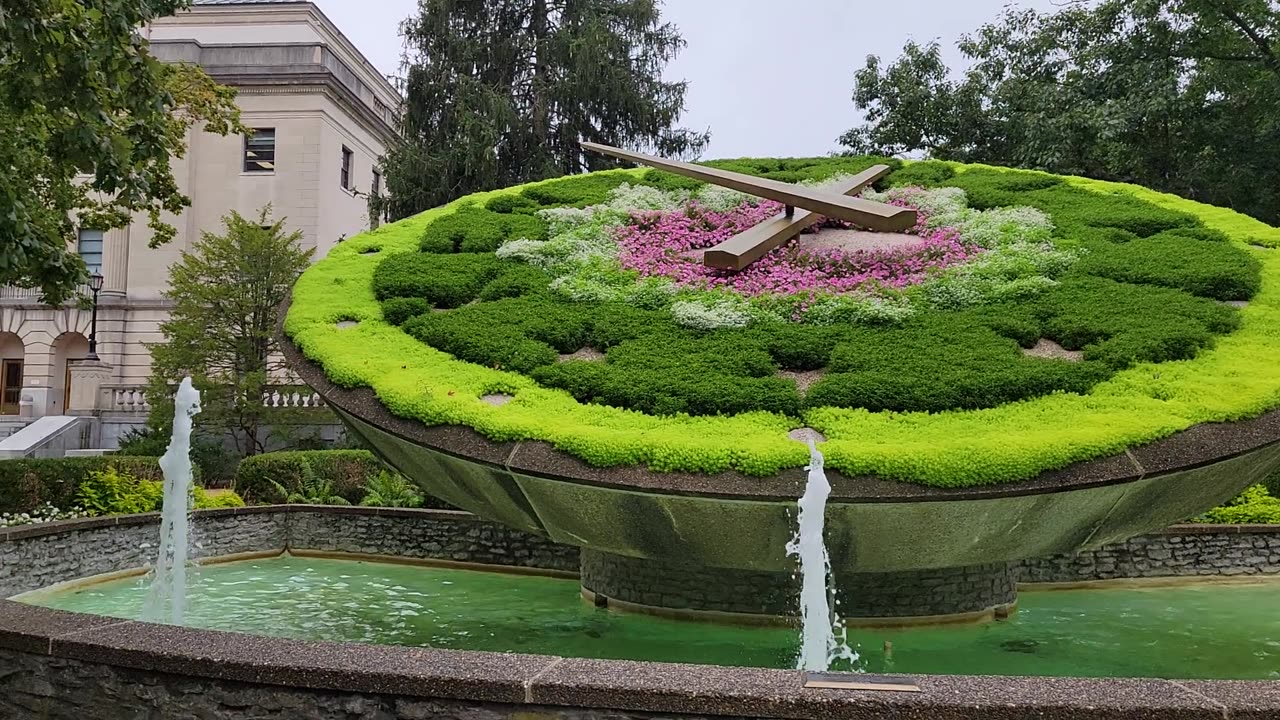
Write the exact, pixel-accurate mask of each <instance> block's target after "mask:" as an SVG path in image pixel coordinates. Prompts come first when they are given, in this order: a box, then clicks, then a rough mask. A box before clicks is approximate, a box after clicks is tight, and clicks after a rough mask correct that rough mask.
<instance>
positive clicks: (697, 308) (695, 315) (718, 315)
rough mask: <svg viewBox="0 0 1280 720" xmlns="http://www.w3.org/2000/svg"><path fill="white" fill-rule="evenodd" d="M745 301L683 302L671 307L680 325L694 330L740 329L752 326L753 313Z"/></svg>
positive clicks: (719, 299) (722, 299)
mask: <svg viewBox="0 0 1280 720" xmlns="http://www.w3.org/2000/svg"><path fill="white" fill-rule="evenodd" d="M745 305H746V303H745V301H743V302H741V303H738V302H734V301H732V300H729V299H728V298H717V299H714V300H710V301H702V300H682V301H680V302H677V303H674V304H672V305H671V315H672V317H673V318H675V321H676V323H677V324H679V325H683V326H684V327H687V328H693V329H694V330H720V329H723V328H740V327H746V326H747V325H750V324H751V313H750V311H749V309H748V308H747V307H745Z"/></svg>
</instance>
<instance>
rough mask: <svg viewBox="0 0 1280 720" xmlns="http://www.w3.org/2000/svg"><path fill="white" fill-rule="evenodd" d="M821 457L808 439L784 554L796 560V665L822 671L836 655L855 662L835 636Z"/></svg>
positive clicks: (827, 492)
mask: <svg viewBox="0 0 1280 720" xmlns="http://www.w3.org/2000/svg"><path fill="white" fill-rule="evenodd" d="M822 462H823V457H822V453H820V452H818V447H817V446H816V445H814V443H813V439H812V438H810V439H809V468H808V469H809V480H808V482H807V483H806V484H805V491H804V496H803V497H801V498H800V517H799V523H798V525H799V527H798V528H797V530H796V536H795V539H794V540H792V541H791V542H790V543H788V544H787V554H788V555H795V556H797V557H799V559H800V575H801V579H802V580H801V588H800V614H801V618H802V621H803V631H802V638H803V639H802V642H801V646H800V657H799V668H800V669H801V670H813V671H822V670H826V669H827V668H828V667H830V665H831V661H832V660H833V659H835V658H836V657H843V658H847V659H849V660H850V661H856V660H857V655H856V654H855V653H853V651H852V650H850V648H849V646H848V645H847V643H845V642H844V639H843V638H841V637H838V636H837V634H836V628H838V627H839V626H840V625H839V619H838V618H837V617H836V615H835V612H834V611H833V608H832V604H833V603H832V600H833V596H834V590H832V589H831V585H830V582H829V581H830V579H831V559H830V556H828V555H827V546H826V543H825V542H824V541H823V537H822V532H823V528H824V526H825V525H826V512H827V498H828V497H829V496H830V495H831V483H830V482H828V481H827V474H826V473H825V472H823V469H822Z"/></svg>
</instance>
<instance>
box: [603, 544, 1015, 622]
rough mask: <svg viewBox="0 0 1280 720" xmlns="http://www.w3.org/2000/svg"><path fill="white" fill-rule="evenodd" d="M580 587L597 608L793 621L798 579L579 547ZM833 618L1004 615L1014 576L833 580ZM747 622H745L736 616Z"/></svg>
mask: <svg viewBox="0 0 1280 720" xmlns="http://www.w3.org/2000/svg"><path fill="white" fill-rule="evenodd" d="M581 557H582V561H581V562H582V566H581V578H582V588H583V590H584V591H585V594H587V595H588V596H589V597H591V598H592V599H594V600H595V601H596V602H597V604H601V605H612V606H615V607H618V608H620V609H623V610H635V611H648V612H654V613H658V614H675V615H689V616H695V615H698V614H705V615H707V616H713V615H715V614H725V613H729V614H733V615H748V616H753V617H755V618H757V619H759V620H761V621H766V620H768V619H769V618H774V619H777V620H783V619H788V618H796V617H798V616H799V613H800V607H799V593H800V581H799V578H798V577H796V575H794V574H791V573H774V572H755V571H747V570H731V569H725V568H709V567H700V566H696V565H690V564H683V563H676V562H662V561H656V560H642V559H639V558H630V557H623V556H621V555H611V554H608V553H602V552H599V551H595V550H591V549H589V548H582V555H581ZM836 587H837V591H838V595H837V597H838V602H839V606H838V608H837V610H838V612H839V614H840V617H842V618H844V619H845V620H846V621H847V622H848V623H849V624H852V625H877V624H899V623H906V624H910V623H945V622H962V621H981V620H989V619H993V618H997V617H1003V616H1005V615H1007V614H1008V613H1009V612H1010V611H1011V610H1012V609H1013V606H1014V604H1015V603H1016V602H1017V597H1018V591H1017V578H1016V577H1015V574H1014V571H1013V569H1012V568H1011V567H1010V566H1009V565H1008V564H1007V563H995V564H991V565H979V566H973V567H964V568H944V569H939V570H923V571H911V572H893V573H856V574H853V573H851V574H844V575H838V576H837V577H836ZM742 619H747V618H742Z"/></svg>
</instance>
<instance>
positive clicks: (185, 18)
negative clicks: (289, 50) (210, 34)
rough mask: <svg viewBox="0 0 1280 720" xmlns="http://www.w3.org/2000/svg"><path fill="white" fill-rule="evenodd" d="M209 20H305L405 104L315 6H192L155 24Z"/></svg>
mask: <svg viewBox="0 0 1280 720" xmlns="http://www.w3.org/2000/svg"><path fill="white" fill-rule="evenodd" d="M210 19H216V21H217V22H218V23H219V24H226V25H263V24H271V23H278V22H282V21H289V20H293V21H295V22H296V21H297V20H300V19H305V20H307V21H308V22H309V23H310V24H313V25H316V26H318V27H319V29H321V30H322V31H323V32H324V34H325V35H328V36H330V37H331V38H332V40H333V41H334V43H335V44H336V45H337V46H339V47H340V48H341V49H342V50H343V51H344V52H345V53H347V54H349V55H350V56H351V57H352V58H354V59H355V60H356V62H358V63H359V64H360V66H361V67H360V70H361V72H360V74H361V75H366V76H369V78H372V79H374V81H375V82H376V83H377V85H378V86H379V89H380V90H382V91H383V92H384V93H386V94H387V95H388V96H389V98H393V99H394V101H395V102H402V98H401V95H400V91H399V90H397V89H396V87H395V86H394V85H392V84H391V82H390V81H389V80H387V78H386V76H385V75H383V74H382V73H381V72H380V71H379V70H378V68H377V67H376V66H375V65H374V64H373V63H372V62H370V61H369V58H368V57H366V56H365V54H364V53H362V52H361V51H360V49H359V48H357V47H356V46H355V44H354V43H352V42H351V40H350V39H349V38H348V37H347V36H346V35H345V34H344V33H343V32H342V31H341V30H340V29H338V26H337V25H335V24H334V23H333V21H332V20H330V19H329V17H328V16H327V15H325V14H324V11H323V10H321V9H320V8H319V6H317V5H316V4H315V3H313V2H309V1H306V0H299V1H298V2H292V3H271V4H255V3H244V4H240V5H234V4H232V5H193V6H191V7H190V8H188V9H187V10H186V11H185V12H183V13H181V14H179V15H176V16H174V17H170V18H164V19H162V20H160V21H158V22H157V23H156V24H157V25H169V26H175V25H180V26H192V27H197V26H199V25H205V24H208V22H209V20H210Z"/></svg>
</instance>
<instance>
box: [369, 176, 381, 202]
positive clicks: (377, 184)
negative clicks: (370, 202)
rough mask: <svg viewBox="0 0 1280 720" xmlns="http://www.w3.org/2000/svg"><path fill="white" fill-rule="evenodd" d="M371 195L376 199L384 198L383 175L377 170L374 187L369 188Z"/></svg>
mask: <svg viewBox="0 0 1280 720" xmlns="http://www.w3.org/2000/svg"><path fill="white" fill-rule="evenodd" d="M369 194H370V195H372V196H374V197H382V173H380V172H378V171H377V170H374V171H373V185H371V186H370V187H369Z"/></svg>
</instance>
